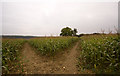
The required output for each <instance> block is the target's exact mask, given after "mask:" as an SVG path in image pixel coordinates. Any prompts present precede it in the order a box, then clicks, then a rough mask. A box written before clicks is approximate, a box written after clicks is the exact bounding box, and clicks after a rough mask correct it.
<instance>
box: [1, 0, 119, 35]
mask: <svg viewBox="0 0 120 76" xmlns="http://www.w3.org/2000/svg"><path fill="white" fill-rule="evenodd" d="M1 4H2V14H1V13H0V17H1V16H2V29H1V30H2V34H3V35H35V36H37V35H38V36H51V35H52V36H59V34H60V33H61V29H62V28H64V27H70V28H72V29H74V28H76V29H77V30H78V34H80V33H94V32H101V29H102V30H105V32H106V33H108V32H109V31H110V30H111V31H113V33H114V32H116V30H115V28H114V27H116V28H118V0H39V1H38V0H2V3H0V5H1ZM0 21H1V19H0Z"/></svg>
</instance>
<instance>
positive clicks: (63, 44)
mask: <svg viewBox="0 0 120 76" xmlns="http://www.w3.org/2000/svg"><path fill="white" fill-rule="evenodd" d="M77 40H78V38H77V37H62V38H40V39H31V40H29V43H30V44H31V45H32V46H33V47H34V48H36V49H37V50H38V51H40V52H41V53H42V54H44V55H52V56H54V55H55V53H56V52H58V51H59V50H64V49H66V48H69V47H70V45H71V44H73V43H74V42H76V41H77Z"/></svg>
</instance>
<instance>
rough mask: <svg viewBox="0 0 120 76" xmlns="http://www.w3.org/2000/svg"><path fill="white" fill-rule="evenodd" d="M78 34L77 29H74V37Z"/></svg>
mask: <svg viewBox="0 0 120 76" xmlns="http://www.w3.org/2000/svg"><path fill="white" fill-rule="evenodd" d="M76 33H77V29H76V28H74V30H73V36H76Z"/></svg>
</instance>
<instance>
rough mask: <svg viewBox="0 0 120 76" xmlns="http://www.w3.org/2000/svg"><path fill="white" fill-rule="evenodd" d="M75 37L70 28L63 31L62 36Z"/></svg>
mask: <svg viewBox="0 0 120 76" xmlns="http://www.w3.org/2000/svg"><path fill="white" fill-rule="evenodd" d="M72 35H73V30H72V29H71V28H69V27H66V28H63V29H62V30H61V34H60V36H72Z"/></svg>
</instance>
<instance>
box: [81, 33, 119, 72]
mask: <svg viewBox="0 0 120 76" xmlns="http://www.w3.org/2000/svg"><path fill="white" fill-rule="evenodd" d="M81 49H82V51H81V58H82V60H83V65H84V67H85V68H93V69H94V70H95V71H96V72H97V73H116V72H117V73H118V72H119V73H120V39H119V38H118V36H104V35H103V36H89V38H88V37H82V40H81ZM88 64H89V65H88Z"/></svg>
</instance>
